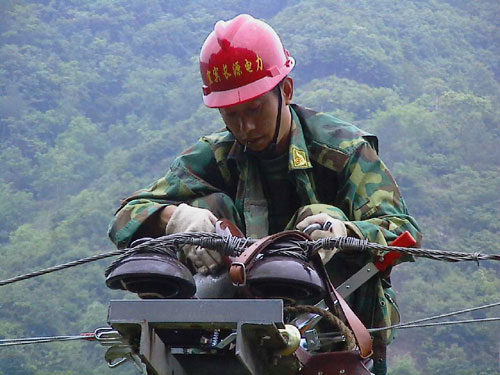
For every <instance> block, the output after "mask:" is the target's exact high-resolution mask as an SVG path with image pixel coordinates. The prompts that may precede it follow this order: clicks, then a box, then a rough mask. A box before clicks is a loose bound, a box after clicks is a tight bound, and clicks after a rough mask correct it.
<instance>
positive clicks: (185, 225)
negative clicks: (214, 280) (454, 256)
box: [165, 203, 223, 275]
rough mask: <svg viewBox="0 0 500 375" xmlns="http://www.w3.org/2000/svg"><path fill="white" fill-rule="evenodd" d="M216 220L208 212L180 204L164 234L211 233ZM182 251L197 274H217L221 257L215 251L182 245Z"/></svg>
mask: <svg viewBox="0 0 500 375" xmlns="http://www.w3.org/2000/svg"><path fill="white" fill-rule="evenodd" d="M216 222H217V218H216V217H215V216H214V214H212V213H211V212H210V211H209V210H206V209H204V208H197V207H192V206H189V205H187V204H185V203H182V204H180V205H179V206H177V208H176V209H175V210H174V211H173V213H172V216H171V217H170V219H169V220H168V223H167V226H166V229H165V233H166V234H172V233H179V232H213V231H214V229H215V223H216ZM182 251H183V252H184V254H185V255H186V257H187V258H188V259H189V260H190V261H191V262H192V263H193V266H194V268H195V269H196V271H197V272H199V273H201V274H203V275H206V274H208V273H209V272H210V273H212V274H215V273H217V270H218V269H219V267H220V265H222V264H223V261H222V256H221V255H220V254H219V253H218V252H217V251H211V250H207V249H203V248H201V247H199V246H194V245H184V247H183V248H182Z"/></svg>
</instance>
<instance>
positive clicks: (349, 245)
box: [0, 232, 500, 286]
mask: <svg viewBox="0 0 500 375" xmlns="http://www.w3.org/2000/svg"><path fill="white" fill-rule="evenodd" d="M256 241H257V240H255V239H252V238H244V237H242V238H239V237H233V236H227V235H220V234H216V233H205V232H193V233H176V234H172V235H169V236H163V237H159V238H155V239H152V240H150V241H147V242H144V243H141V244H139V245H138V246H136V247H133V248H125V249H120V250H115V251H111V252H107V253H103V254H98V255H93V256H90V257H87V258H82V259H79V260H76V261H72V262H68V263H64V264H60V265H57V266H54V267H50V268H47V269H42V270H39V271H36V272H31V273H28V274H24V275H20V276H16V277H13V278H10V279H6V280H1V281H0V286H4V285H7V284H12V283H14V282H17V281H21V280H26V279H30V278H33V277H37V276H40V275H44V274H47V273H51V272H55V271H60V270H63V269H66V268H70V267H75V266H78V265H81V264H85V263H89V262H93V261H96V260H100V259H104V258H108V257H112V256H117V255H121V257H119V258H118V259H117V260H115V261H114V262H113V263H112V264H111V265H110V267H108V269H107V270H106V274H108V273H109V272H110V269H111V268H112V267H113V266H114V265H115V264H116V263H117V262H119V261H120V260H122V259H123V258H124V257H127V256H130V255H133V254H136V253H144V252H157V253H162V254H167V255H169V256H172V257H175V254H176V252H177V249H179V247H181V246H183V245H186V244H190V245H196V246H200V247H204V248H206V249H209V250H215V251H218V252H220V253H221V254H222V255H226V256H237V255H239V254H241V252H243V251H244V250H245V249H246V248H247V247H248V246H250V245H252V244H253V243H255V242H256ZM295 243H296V244H297V246H300V247H301V248H302V249H303V250H304V251H306V252H307V253H308V254H312V253H314V252H315V251H317V250H318V249H319V248H323V249H329V250H333V249H338V250H341V251H364V250H375V251H397V252H400V253H404V254H410V255H414V256H416V257H424V258H430V259H434V260H440V261H447V262H460V261H475V262H477V263H478V264H479V261H480V260H495V261H500V255H498V254H481V253H478V252H476V253H472V254H471V253H461V252H456V251H445V250H432V249H423V248H407V247H398V246H384V245H380V244H376V243H371V242H368V241H367V240H360V239H357V238H352V237H338V238H322V239H319V240H316V241H295Z"/></svg>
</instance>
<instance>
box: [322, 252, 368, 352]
mask: <svg viewBox="0 0 500 375" xmlns="http://www.w3.org/2000/svg"><path fill="white" fill-rule="evenodd" d="M312 262H313V265H314V266H315V268H316V270H317V271H318V273H319V274H320V277H322V278H323V280H324V281H325V284H326V287H327V290H328V293H327V295H326V297H325V302H326V304H327V306H328V307H329V308H330V310H331V311H334V309H335V300H337V301H339V306H340V309H341V310H342V313H343V314H344V316H345V318H346V320H347V323H348V324H349V326H350V327H351V329H352V332H353V333H354V336H355V337H356V341H357V342H358V346H359V350H360V352H361V357H363V358H368V357H370V356H371V355H372V354H373V350H372V348H373V342H372V338H371V336H370V333H369V332H368V330H367V329H366V327H365V326H364V324H363V323H362V322H361V320H359V318H358V317H357V315H356V314H354V312H353V311H352V310H351V308H350V307H349V305H348V304H347V302H346V301H345V300H344V298H342V296H341V295H340V294H339V293H338V292H337V290H336V289H335V287H334V286H333V284H332V282H331V281H330V277H328V273H327V272H326V269H325V266H324V265H323V262H322V261H321V258H320V256H319V254H316V255H315V256H314V258H313V260H312Z"/></svg>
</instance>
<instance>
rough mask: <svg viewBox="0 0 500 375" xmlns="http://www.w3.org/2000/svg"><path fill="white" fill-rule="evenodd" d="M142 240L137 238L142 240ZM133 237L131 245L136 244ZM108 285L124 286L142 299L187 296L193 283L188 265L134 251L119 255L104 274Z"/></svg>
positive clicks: (167, 257) (113, 287) (152, 254)
mask: <svg viewBox="0 0 500 375" xmlns="http://www.w3.org/2000/svg"><path fill="white" fill-rule="evenodd" d="M145 240H148V239H143V240H139V241H140V243H143V242H144V241H145ZM137 244H138V243H137V241H136V242H134V244H133V245H137ZM106 285H107V286H108V288H111V289H122V290H128V291H129V292H133V293H137V294H138V295H139V297H141V298H144V299H150V298H190V297H192V296H193V295H194V294H195V292H196V284H195V282H194V279H193V276H192V275H191V272H190V271H189V269H188V268H187V267H186V266H185V265H183V264H182V263H181V262H180V261H179V260H177V259H176V258H173V257H172V256H169V255H166V254H159V253H147V252H146V253H137V254H133V255H130V256H128V257H126V258H124V259H122V260H121V261H120V262H119V263H117V264H116V266H115V267H114V268H113V269H112V270H111V272H110V273H109V275H108V277H107V278H106Z"/></svg>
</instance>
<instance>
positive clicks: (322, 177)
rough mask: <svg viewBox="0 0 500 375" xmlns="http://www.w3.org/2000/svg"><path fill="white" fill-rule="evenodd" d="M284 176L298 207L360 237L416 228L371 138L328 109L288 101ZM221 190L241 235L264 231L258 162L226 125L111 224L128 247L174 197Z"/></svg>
mask: <svg viewBox="0 0 500 375" xmlns="http://www.w3.org/2000/svg"><path fill="white" fill-rule="evenodd" d="M292 120H293V121H292V130H291V131H292V136H291V142H290V147H289V175H290V177H291V178H292V179H293V181H294V185H295V187H296V190H297V194H298V196H299V199H300V201H301V204H300V205H301V206H306V205H311V204H319V203H322V204H327V205H331V206H333V207H331V208H330V211H329V212H328V213H329V214H330V215H331V216H334V217H337V218H339V219H341V220H344V221H345V222H346V225H347V226H348V228H349V229H350V231H351V232H354V233H355V234H356V235H357V236H358V237H360V238H366V239H368V240H369V241H372V242H377V243H381V244H386V243H387V242H389V241H391V240H393V239H394V238H395V237H396V236H397V235H398V234H400V233H402V232H403V231H405V230H409V231H410V232H411V233H412V234H413V235H414V237H415V238H417V239H419V238H420V234H419V231H418V227H417V224H416V223H415V221H414V219H413V218H412V217H411V216H409V215H408V212H407V209H406V206H405V203H404V201H403V199H402V197H401V194H400V192H399V189H398V187H397V185H396V183H395V181H394V179H393V178H392V176H391V174H390V173H389V171H388V169H387V167H386V166H385V165H384V163H383V162H382V161H381V160H380V159H379V158H378V155H377V147H378V145H377V138H376V137H375V136H373V135H370V134H368V133H365V132H363V131H362V130H360V129H358V128H356V127H355V126H353V125H351V124H349V123H346V122H343V121H340V120H338V119H336V118H334V117H332V116H329V115H326V114H323V113H318V112H314V111H312V110H309V109H305V108H303V107H300V106H297V105H292ZM217 192H223V193H225V194H227V195H228V196H229V197H230V198H231V199H232V200H233V202H234V204H235V206H236V209H237V210H238V212H239V213H240V215H241V217H242V218H243V220H242V222H241V223H237V224H239V226H240V227H241V228H242V230H243V231H244V232H245V233H246V235H247V236H250V237H254V238H260V237H263V236H265V235H267V234H268V233H267V231H268V222H267V200H266V198H265V196H264V192H263V188H262V183H261V181H260V177H259V171H258V163H257V162H256V161H255V160H253V159H252V156H249V155H248V154H246V153H244V152H243V150H242V148H241V146H240V145H239V144H238V143H237V142H235V139H234V137H233V135H232V134H231V133H229V132H228V131H226V130H224V131H220V132H217V133H214V134H212V135H209V136H205V137H202V138H201V139H200V141H198V142H197V143H196V144H195V145H194V146H192V147H191V148H189V149H187V150H186V151H184V152H183V153H182V154H181V155H180V156H178V157H177V158H176V159H175V160H174V162H173V163H172V165H171V167H170V170H169V171H168V172H167V174H166V175H165V176H164V177H163V178H160V179H159V180H158V181H156V182H155V183H153V184H152V185H150V186H149V187H147V188H146V189H143V190H139V191H137V192H135V193H134V194H133V195H132V196H130V197H129V198H127V199H125V200H123V201H122V206H121V207H120V209H119V210H118V211H117V214H116V216H115V219H114V220H113V221H112V223H111V225H110V229H109V236H110V238H111V240H112V241H113V242H114V243H115V244H116V245H117V246H118V247H126V246H127V245H128V243H129V242H130V240H131V239H132V238H133V236H134V233H135V232H136V231H137V229H138V228H139V227H140V226H141V224H142V223H144V221H145V220H146V219H147V218H149V217H150V216H151V215H153V214H155V212H157V211H158V210H159V209H161V208H163V207H164V206H166V205H168V204H172V203H178V202H189V201H191V200H193V199H196V198H199V197H203V196H207V195H209V194H212V193H217Z"/></svg>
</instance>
